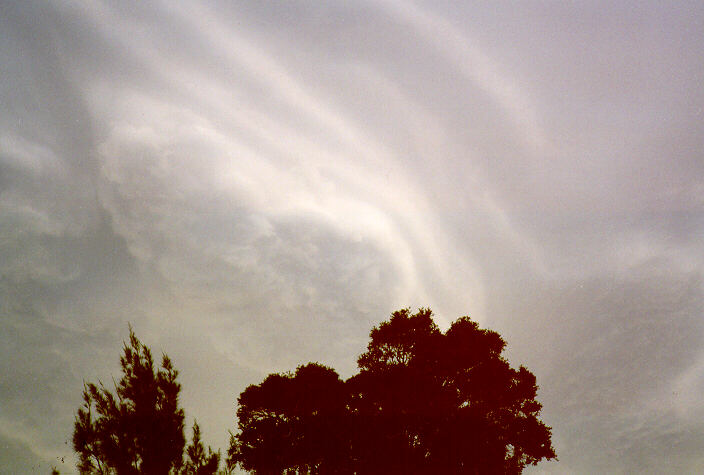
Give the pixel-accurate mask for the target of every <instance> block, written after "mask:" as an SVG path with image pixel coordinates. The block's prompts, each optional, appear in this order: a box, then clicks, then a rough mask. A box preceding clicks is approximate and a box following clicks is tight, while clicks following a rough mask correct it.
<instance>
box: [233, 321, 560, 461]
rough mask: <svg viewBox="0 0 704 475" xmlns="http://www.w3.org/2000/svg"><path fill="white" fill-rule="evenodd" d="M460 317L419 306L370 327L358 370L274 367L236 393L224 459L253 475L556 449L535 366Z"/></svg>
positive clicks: (516, 457)
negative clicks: (509, 357) (444, 318)
mask: <svg viewBox="0 0 704 475" xmlns="http://www.w3.org/2000/svg"><path fill="white" fill-rule="evenodd" d="M505 345H506V344H505V342H504V340H503V339H502V338H501V336H500V335H499V334H498V333H496V332H493V331H490V330H483V329H480V328H479V327H478V325H477V324H476V323H475V322H473V321H472V320H470V319H469V318H468V317H463V318H461V319H459V320H457V321H456V322H454V323H453V324H452V326H451V327H450V328H449V329H448V330H447V332H445V333H442V332H441V331H440V330H439V329H438V327H437V326H436V325H435V323H434V322H433V319H432V312H431V311H430V310H429V309H420V310H419V311H418V312H417V313H415V314H411V312H410V311H409V310H408V309H404V310H399V311H397V312H394V313H393V314H392V315H391V318H390V320H388V321H386V322H383V323H382V324H380V325H379V326H378V327H375V328H373V329H372V331H371V333H370V342H369V345H368V347H367V351H366V352H365V353H363V354H362V355H361V356H360V357H359V359H358V366H359V369H360V371H359V373H358V374H356V375H354V376H353V377H351V378H350V379H348V380H347V381H345V382H342V381H341V380H340V379H339V377H338V375H337V373H335V372H334V370H332V369H330V368H325V367H323V366H320V365H317V364H309V365H306V366H302V367H299V368H298V370H297V371H296V374H295V375H290V374H288V375H280V374H272V375H270V376H269V377H267V378H266V379H265V380H264V382H262V383H261V384H260V385H257V386H250V387H249V388H247V389H246V390H245V391H244V392H243V393H242V394H241V395H240V398H239V400H238V402H239V408H238V410H237V415H238V418H239V423H238V425H239V429H240V432H239V433H238V434H237V435H235V436H233V439H232V444H231V447H230V459H231V461H233V462H237V463H239V464H240V466H241V467H242V468H244V469H245V470H249V471H252V472H254V473H266V474H268V473H321V474H324V473H359V474H369V473H427V474H435V473H520V472H521V471H522V470H523V468H524V467H525V466H526V465H529V464H537V463H538V462H539V461H541V460H543V459H553V458H555V452H554V450H553V448H552V445H551V441H550V438H551V433H550V428H549V427H547V426H546V425H545V424H544V423H543V422H541V421H540V420H539V419H538V414H539V412H540V409H541V405H540V403H538V402H537V401H536V400H535V397H536V393H537V389H538V387H537V385H536V380H535V376H534V375H533V374H532V373H531V372H530V371H528V370H527V369H526V368H524V367H520V368H519V369H513V368H511V367H510V365H509V364H508V362H507V361H506V359H504V358H503V357H502V356H501V353H502V351H503V349H504V347H505Z"/></svg>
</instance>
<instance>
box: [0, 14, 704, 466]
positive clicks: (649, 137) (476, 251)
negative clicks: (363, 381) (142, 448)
mask: <svg viewBox="0 0 704 475" xmlns="http://www.w3.org/2000/svg"><path fill="white" fill-rule="evenodd" d="M545 8H546V7H545V6H543V5H532V6H515V5H512V6H510V7H508V6H506V5H502V4H496V5H494V6H492V7H482V6H476V5H474V6H470V5H453V6H448V5H443V4H432V5H430V4H424V3H422V2H417V3H401V2H394V1H381V2H356V3H354V4H347V3H334V2H333V3H329V4H325V5H316V4H304V3H293V2H282V3H278V4H276V3H275V4H270V3H257V4H230V3H229V2H210V3H206V4H201V3H197V2H186V3H179V4H178V5H171V4H166V3H165V2H153V3H148V4H145V3H140V4H129V5H128V4H122V3H119V2H109V1H97V2H90V3H79V2H75V3H71V2H69V3H66V2H55V3H49V4H46V3H39V2H36V3H33V2H23V3H22V4H13V5H11V6H9V7H8V8H7V9H6V15H3V18H0V32H2V33H0V39H2V41H0V45H1V46H0V61H1V62H2V63H1V64H2V66H3V71H4V78H5V79H4V81H3V83H2V84H1V85H0V101H1V102H2V104H3V106H4V108H5V109H6V110H7V111H9V113H7V114H4V115H3V117H1V118H0V273H1V274H0V296H2V305H1V306H0V309H1V310H2V320H0V322H1V323H0V325H1V326H2V330H1V331H0V335H2V336H3V338H4V339H5V340H6V341H5V345H3V346H2V347H3V348H4V354H3V361H4V362H5V368H4V370H3V374H4V375H8V376H7V378H5V379H4V380H3V385H2V386H1V387H0V403H1V404H0V408H1V409H0V434H1V435H2V436H3V437H5V439H7V440H8V442H6V443H5V442H3V443H5V444H6V445H5V447H11V448H12V450H15V448H16V449H17V454H18V455H17V457H15V458H14V459H13V460H15V462H12V463H16V464H20V465H21V464H25V465H24V466H26V464H27V463H29V461H31V460H32V459H35V460H38V461H41V462H42V463H45V462H47V461H50V460H55V459H56V457H57V456H66V457H69V456H70V453H69V454H67V452H69V451H70V447H69V448H67V446H66V445H65V444H64V442H65V441H66V440H67V439H68V438H69V437H70V432H71V425H72V417H73V411H75V409H76V408H77V404H78V403H79V402H80V400H79V398H80V390H81V387H82V386H81V385H82V381H83V380H84V379H85V380H88V381H95V380H97V379H99V378H102V379H103V380H107V379H108V378H109V377H110V376H111V375H112V376H115V375H117V374H118V367H117V361H118V360H117V358H118V354H119V351H120V342H121V340H122V339H124V338H125V335H126V331H127V330H126V328H127V322H131V323H132V325H133V326H134V327H135V329H136V330H137V334H138V335H139V336H140V337H141V338H142V339H143V340H144V341H145V343H147V344H148V345H150V346H152V348H153V349H155V351H157V349H158V350H163V351H165V352H167V353H168V354H169V355H170V356H171V357H172V358H173V360H174V362H175V364H176V366H177V367H178V368H179V370H180V371H181V373H180V374H181V378H182V382H183V386H184V390H183V396H184V397H183V402H184V406H185V407H186V409H187V411H188V417H189V418H191V417H195V418H198V420H199V421H202V422H203V424H202V427H203V430H204V434H205V437H206V439H207V440H209V441H212V443H213V444H214V445H216V446H218V447H223V448H224V447H225V445H226V443H227V432H226V431H227V429H230V428H232V427H233V424H234V410H233V403H234V400H235V398H236V396H237V394H239V392H240V391H241V390H242V389H244V387H246V386H247V385H248V384H252V383H256V382H258V381H259V380H261V378H262V377H264V376H265V375H266V374H267V373H269V372H272V371H285V370H290V369H292V368H294V367H295V366H296V365H298V364H300V363H303V362H306V361H320V362H323V363H325V364H329V365H331V366H334V367H336V368H337V369H338V370H339V371H340V372H341V373H342V374H343V375H344V376H347V375H350V374H351V373H352V372H353V371H354V365H355V359H356V356H357V355H358V354H359V353H360V352H361V351H362V349H363V348H364V346H365V345H366V339H367V333H368V331H369V329H370V328H371V326H372V325H373V324H375V323H377V322H379V321H380V320H381V319H383V318H385V316H386V315H388V313H389V312H391V311H392V310H395V309H397V308H400V307H405V306H407V305H411V306H426V305H428V306H431V307H432V308H433V309H434V310H435V311H436V314H437V319H438V323H439V324H440V325H441V326H444V325H447V324H448V323H449V322H450V321H452V320H453V319H455V318H457V317H459V316H460V315H463V314H467V313H469V314H470V315H472V316H473V317H474V318H476V319H478V320H479V321H480V322H481V323H482V324H483V325H489V326H491V327H492V328H495V329H497V330H499V331H500V332H501V334H502V335H503V336H504V337H505V338H506V340H507V341H508V343H509V348H510V351H511V353H510V357H511V361H512V362H514V363H516V364H518V363H521V362H523V363H525V364H526V365H527V366H528V368H530V369H531V370H534V371H535V372H536V374H537V376H538V382H539V384H540V385H541V387H542V390H541V400H542V401H543V402H544V405H545V408H544V414H545V419H546V421H547V423H548V424H550V425H552V426H553V428H554V435H555V443H556V447H557V449H558V455H559V456H560V462H557V463H554V464H546V465H545V466H540V467H538V469H539V470H543V469H545V470H553V471H556V472H561V473H564V472H569V471H572V472H594V471H615V472H618V471H629V470H633V471H642V470H653V471H656V470H660V469H664V468H665V467H666V466H667V465H666V464H667V463H668V462H667V461H668V460H672V459H673V458H675V457H676V458H677V459H678V463H680V464H681V465H679V466H678V467H677V468H678V469H681V471H688V470H690V471H691V470H695V469H696V468H697V467H698V465H697V464H701V457H699V455H698V453H697V451H696V450H695V448H696V447H698V444H699V442H700V441H701V437H702V434H704V427H702V426H701V425H700V424H698V423H697V422H696V417H692V416H693V415H696V414H698V413H699V412H701V411H700V410H699V409H698V406H697V401H698V399H697V394H698V393H699V392H700V389H701V387H702V380H701V378H700V377H699V374H700V373H701V372H700V371H699V370H700V369H701V365H702V355H701V350H700V347H701V338H702V334H701V331H702V328H701V324H700V323H699V322H700V320H701V318H700V317H701V315H700V314H701V312H700V310H699V309H700V308H701V303H702V295H703V292H702V285H701V282H702V280H701V279H702V264H703V263H704V250H703V249H702V246H701V242H700V241H701V240H700V239H699V236H700V235H701V231H702V223H703V222H704V221H703V220H702V213H701V204H702V199H703V195H702V185H701V183H702V172H704V170H703V169H702V167H701V164H700V160H697V151H698V150H700V149H701V145H702V143H701V141H702V137H704V134H702V130H701V127H700V126H699V125H698V124H699V123H700V122H701V121H699V120H698V118H699V114H700V109H701V100H700V99H701V97H700V96H701V94H700V93H699V92H698V91H699V90H700V88H697V87H696V86H697V85H698V84H699V83H700V82H701V81H700V79H701V75H702V70H701V67H700V66H697V65H698V64H699V63H698V62H697V59H698V56H699V51H700V49H701V48H697V45H698V44H699V43H701V41H700V40H698V39H695V36H696V35H695V33H694V32H696V31H699V29H697V28H695V26H696V22H697V21H698V19H699V20H700V19H701V18H702V11H701V9H696V8H695V9H692V10H691V11H690V10H688V9H686V8H685V7H684V6H682V8H673V9H670V10H667V11H666V12H665V11H662V12H661V11H659V10H658V9H656V8H654V7H652V8H651V7H650V6H648V7H644V9H643V10H642V11H641V10H638V9H625V10H624V8H623V7H621V6H619V4H613V5H610V4H607V5H601V6H599V7H598V8H597V7H593V6H588V5H569V6H559V7H558V6H554V7H551V8H555V10H551V11H546V10H545ZM696 38H698V37H696ZM53 415H56V416H55V417H52V416H53ZM41 420H51V423H49V424H42V423H41ZM7 444H9V445H7ZM9 450H10V449H5V451H4V452H2V456H3V457H7V456H8V453H9V452H8V451H9ZM3 460H5V459H3ZM8 463H10V462H8ZM18 466H19V465H18Z"/></svg>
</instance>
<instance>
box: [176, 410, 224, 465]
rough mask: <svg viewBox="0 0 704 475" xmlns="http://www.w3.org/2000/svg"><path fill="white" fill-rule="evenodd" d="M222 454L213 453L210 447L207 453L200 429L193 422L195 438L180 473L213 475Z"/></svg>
mask: <svg viewBox="0 0 704 475" xmlns="http://www.w3.org/2000/svg"><path fill="white" fill-rule="evenodd" d="M219 463H220V452H213V450H212V449H211V448H210V447H208V450H207V453H206V450H205V447H204V446H203V442H202V441H201V440H200V427H199V426H198V423H197V422H196V421H193V437H192V438H191V443H190V445H189V446H188V447H186V460H185V462H184V464H183V467H182V468H181V471H180V473H181V474H183V475H213V474H214V473H215V472H217V470H218V464H219Z"/></svg>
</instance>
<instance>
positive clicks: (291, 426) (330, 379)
mask: <svg viewBox="0 0 704 475" xmlns="http://www.w3.org/2000/svg"><path fill="white" fill-rule="evenodd" d="M238 404H239V407H238V410H237V417H238V419H239V423H238V424H239V429H240V432H239V434H238V435H237V436H233V438H232V439H231V446H230V457H229V460H230V463H231V464H233V463H239V464H240V465H241V466H242V468H244V469H245V470H250V471H254V472H256V473H282V472H284V471H286V470H293V471H296V472H298V473H327V472H330V471H333V469H334V468H337V467H339V465H340V464H342V461H343V460H344V458H345V445H344V444H345V431H344V423H345V422H344V420H343V419H344V417H345V408H344V383H343V382H342V380H340V377H339V376H338V375H337V373H336V372H335V371H334V370H332V369H330V368H327V367H325V366H322V365H319V364H317V363H310V364H307V365H305V366H300V367H299V368H298V369H297V370H296V373H295V374H293V375H292V374H283V375H282V374H272V375H269V376H268V377H267V378H266V379H265V380H264V382H262V384H260V385H257V386H249V387H248V388H247V389H246V390H245V391H244V392H242V394H241V395H240V397H239V399H238Z"/></svg>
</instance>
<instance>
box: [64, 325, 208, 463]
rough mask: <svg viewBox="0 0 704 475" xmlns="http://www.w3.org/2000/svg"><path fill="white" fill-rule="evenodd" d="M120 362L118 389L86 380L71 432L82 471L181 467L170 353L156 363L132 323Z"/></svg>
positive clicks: (178, 417)
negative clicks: (155, 364) (111, 388)
mask: <svg viewBox="0 0 704 475" xmlns="http://www.w3.org/2000/svg"><path fill="white" fill-rule="evenodd" d="M120 365H121V367H122V373H123V376H122V378H121V379H120V381H119V382H118V383H116V384H115V394H113V393H112V392H110V391H109V390H108V389H107V388H106V387H105V386H104V385H103V384H102V383H99V384H98V385H95V384H86V385H85V386H84V391H83V406H82V407H81V408H80V409H78V412H77V414H76V420H75V424H74V433H73V447H74V450H75V451H76V452H77V453H78V455H79V464H78V469H79V471H80V472H81V473H100V474H112V473H116V474H118V475H123V474H127V475H129V474H137V473H148V474H155V475H156V474H167V473H169V472H170V471H172V470H176V469H178V468H179V467H180V466H181V459H182V454H183V448H184V445H185V439H184V436H183V419H184V414H183V409H181V408H179V404H178V394H179V391H180V389H181V385H180V384H179V383H178V382H177V381H176V377H177V376H178V371H177V370H176V369H175V368H174V367H173V365H172V364H171V360H170V359H169V357H168V356H166V355H163V357H162V361H161V367H160V368H155V366H154V361H153V359H152V354H151V351H150V350H149V348H147V347H146V346H145V345H144V344H142V342H140V341H139V339H137V337H136V336H135V334H134V332H133V331H132V328H131V327H130V339H129V344H127V343H125V344H124V348H123V355H122V356H121V357H120ZM199 435H200V434H199Z"/></svg>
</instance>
